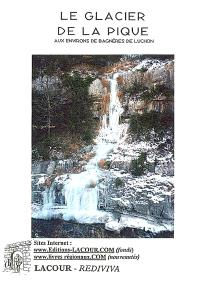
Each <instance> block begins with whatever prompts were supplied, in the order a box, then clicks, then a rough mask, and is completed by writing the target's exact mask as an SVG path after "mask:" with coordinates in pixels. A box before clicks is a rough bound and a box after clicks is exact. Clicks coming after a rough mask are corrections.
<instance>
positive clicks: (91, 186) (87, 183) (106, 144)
mask: <svg viewBox="0 0 200 283" xmlns="http://www.w3.org/2000/svg"><path fill="white" fill-rule="evenodd" d="M117 77H118V73H116V74H114V75H113V78H112V79H111V80H110V88H111V94H110V105H109V117H107V114H104V115H103V117H102V127H101V129H100V132H99V135H98V137H97V138H96V148H95V156H94V157H93V158H92V159H91V160H90V161H89V162H88V164H87V165H86V166H85V171H84V172H81V173H79V174H71V175H70V178H69V179H67V180H66V181H65V184H64V194H65V208H63V210H62V214H63V218H64V219H65V220H76V221H78V222H80V223H97V222H104V221H102V219H103V218H104V217H105V215H106V213H105V212H102V211H99V210H98V209H97V205H98V180H99V177H100V175H101V174H102V170H101V169H100V168H99V166H98V163H99V161H100V160H102V159H105V158H106V157H107V155H108V153H110V152H112V150H113V149H114V148H115V146H117V142H118V141H119V139H120V133H121V129H120V125H119V119H120V115H121V113H122V112H123V109H122V107H121V105H120V101H119V97H118V84H117ZM107 118H109V122H108V119H107ZM49 193H50V191H49ZM51 196H52V198H53V195H51ZM52 198H51V197H50V196H48V194H47V192H44V206H43V209H44V211H45V213H44V212H43V215H44V214H45V215H46V211H47V210H48V209H49V206H50V205H51V206H52V201H53V199H52ZM50 214H51V213H50Z"/></svg>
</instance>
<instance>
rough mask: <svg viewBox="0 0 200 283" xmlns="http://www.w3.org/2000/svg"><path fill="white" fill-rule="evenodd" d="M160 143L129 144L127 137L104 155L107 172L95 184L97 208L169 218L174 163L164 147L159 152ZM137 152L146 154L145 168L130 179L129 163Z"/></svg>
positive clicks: (172, 193) (171, 217)
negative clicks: (109, 153)
mask: <svg viewBox="0 0 200 283" xmlns="http://www.w3.org/2000/svg"><path fill="white" fill-rule="evenodd" d="M165 139H166V136H165V137H163V140H165ZM162 142H163V141H162ZM162 142H161V141H160V142H157V143H154V144H153V145H152V144H151V141H148V142H144V141H140V142H139V141H137V142H136V141H135V142H133V141H131V139H130V137H129V135H127V139H126V141H124V142H123V143H122V144H120V145H119V146H118V149H117V150H116V151H115V152H113V153H112V154H111V155H110V156H108V160H109V164H110V169H109V170H107V174H106V176H105V177H104V178H103V179H102V180H101V182H100V184H99V208H101V209H106V210H109V211H113V212H114V211H115V212H118V213H122V214H124V213H125V214H127V213H128V214H131V213H135V212H136V213H139V214H141V215H146V216H153V217H156V218H160V219H162V218H164V219H173V217H174V216H173V215H174V185H173V175H174V174H173V173H174V172H173V170H174V169H173V168H174V160H173V156H172V154H171V153H170V152H168V150H167V148H165V150H164V149H162V151H160V147H159V145H160V143H162ZM141 152H145V153H146V159H147V162H148V167H147V168H146V169H145V172H144V174H142V175H141V176H134V174H133V172H132V168H131V166H132V160H135V159H137V158H138V156H139V155H140V154H141ZM155 158H156V162H155ZM149 165H150V166H149Z"/></svg>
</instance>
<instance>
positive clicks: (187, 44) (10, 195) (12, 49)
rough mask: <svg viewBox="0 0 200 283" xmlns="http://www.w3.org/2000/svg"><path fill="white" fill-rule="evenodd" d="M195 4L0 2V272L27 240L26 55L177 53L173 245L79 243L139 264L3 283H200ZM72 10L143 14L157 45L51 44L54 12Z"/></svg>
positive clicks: (28, 84) (28, 138)
mask: <svg viewBox="0 0 200 283" xmlns="http://www.w3.org/2000/svg"><path fill="white" fill-rule="evenodd" d="M197 2H198V1H171V0H168V1H153V0H151V1H141V0H140V1H137V2H136V1H125V0H123V1H111V0H110V1H109V2H108V1H105V2H104V1H93V2H91V3H90V2H89V1H86V0H84V1H79V3H78V1H75V0H73V1H71V2H69V1H59V0H56V1H41V0H40V1H39V0H34V1H22V0H18V1H14V0H13V1H9V0H6V1H5V0H4V1H1V4H0V5H1V8H0V13H1V18H0V20H1V27H0V28H1V33H0V37H1V46H0V47H1V54H0V55H1V60H0V71H1V75H0V78H1V87H0V91H1V96H0V107H1V108H0V125H1V126H0V135H1V136H0V166H1V168H0V173H1V180H0V186H1V193H0V207H1V213H0V215H1V226H0V228H1V232H0V239H1V250H0V252H1V256H0V257H1V262H2V264H1V267H0V269H1V270H3V248H4V246H5V245H6V244H9V243H14V242H17V241H23V240H28V239H30V237H31V211H30V203H31V184H30V180H31V178H30V173H31V55H32V54H129V53H130V54H148V53H149V54H175V87H176V89H175V97H176V100H175V104H176V105H175V109H176V111H175V115H176V116H175V120H176V123H175V133H176V135H175V140H176V152H175V156H176V168H175V169H176V188H175V239H127V240H126V239H107V240H106V239H101V240H98V239H97V240H94V239H89V240H86V239H83V240H80V245H83V246H84V245H88V246H89V245H91V246H99V245H101V246H103V245H108V244H109V243H110V244H112V245H113V244H115V245H116V246H120V245H123V246H132V247H134V248H135V250H136V251H137V252H139V253H140V254H141V259H140V261H139V262H138V263H137V262H133V263H131V262H128V261H127V262H122V263H120V267H121V273H101V274H100V273H84V274H83V273H74V272H72V273H64V272H63V273H58V272H55V273H53V272H49V273H45V272H43V273H42V272H41V273H40V272H38V273H36V272H35V273H31V274H28V275H26V276H23V275H19V274H7V273H6V274H5V273H3V272H1V271H0V276H2V277H4V278H3V279H4V281H9V280H14V281H16V282H18V281H19V282H23V280H27V281H29V282H35V280H40V281H42V280H48V282H54V281H55V280H60V279H61V280H63V279H64V280H66V281H69V280H73V281H74V280H75V278H76V277H77V278H76V279H77V280H82V281H84V282H85V280H87V282H93V281H94V280H95V281H97V282H98V280H106V281H109V280H115V281H117V282H118V281H119V282H120V281H121V280H127V281H129V282H130V281H132V282H134V281H135V282H136V281H137V282H146V281H147V282H154V283H156V282H163V283H164V282H169V281H170V282H188V281H189V282H199V277H200V276H199V273H198V267H199V258H198V252H199V242H198V237H199V233H198V230H199V217H198V215H199V208H198V204H199V191H200V187H199V170H200V167H199V162H198V161H199V144H200V141H199V120H200V119H199V113H200V111H199V96H200V93H199V66H200V65H199V63H198V61H199V50H200V49H199V47H200V46H199V45H198V41H199V39H198V36H199V32H198V28H197V24H199V23H197V21H198V8H197ZM70 10H72V11H74V10H76V11H79V12H81V13H82V12H84V11H86V10H90V11H92V10H93V11H96V10H98V11H101V10H102V11H104V13H105V12H106V11H111V12H112V11H117V10H119V11H143V12H145V13H146V15H147V23H148V26H149V29H150V35H151V36H150V37H151V38H154V39H155V44H153V45H148V44H147V45H137V44H135V45H121V44H118V45H117V44H116V45H113V44H111V45H90V44H85V45H82V44H80V45H78V44H74V45H73V44H72V45H59V44H58V45H55V44H54V43H53V39H54V37H55V36H56V32H57V26H58V25H60V23H59V12H60V11H70ZM80 25H81V23H80ZM93 25H95V23H94V24H93ZM101 25H103V23H102V24H101ZM117 263H118V262H115V264H117ZM109 264H110V262H109ZM104 278H105V279H104ZM4 281H1V282H4Z"/></svg>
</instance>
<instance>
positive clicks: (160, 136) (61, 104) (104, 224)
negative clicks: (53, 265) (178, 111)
mask: <svg viewBox="0 0 200 283" xmlns="http://www.w3.org/2000/svg"><path fill="white" fill-rule="evenodd" d="M173 184H174V56H173V55H160V54H159V55H155V54H142V55H135V54H134V55H33V56H32V237H33V238H36V237H40V238H43V237H45V238H68V237H70V238H173V237H174V185H173Z"/></svg>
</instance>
